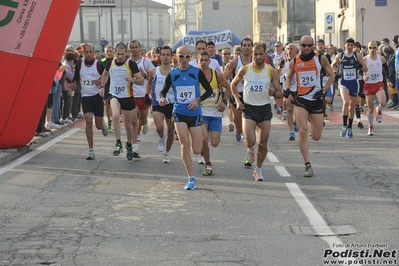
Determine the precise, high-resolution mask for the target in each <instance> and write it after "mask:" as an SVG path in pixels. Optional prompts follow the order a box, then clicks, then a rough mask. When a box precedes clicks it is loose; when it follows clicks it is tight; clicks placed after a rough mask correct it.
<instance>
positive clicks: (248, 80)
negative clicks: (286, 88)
mask: <svg viewBox="0 0 399 266" xmlns="http://www.w3.org/2000/svg"><path fill="white" fill-rule="evenodd" d="M245 68H246V70H247V72H246V74H245V76H244V92H243V99H244V102H245V103H246V104H249V105H253V106H263V105H266V104H269V103H270V96H269V92H268V89H269V87H270V82H271V78H270V76H271V72H272V69H273V68H272V67H271V66H270V65H268V64H265V67H264V68H263V69H261V70H257V69H254V68H253V63H252V64H248V65H246V66H245Z"/></svg>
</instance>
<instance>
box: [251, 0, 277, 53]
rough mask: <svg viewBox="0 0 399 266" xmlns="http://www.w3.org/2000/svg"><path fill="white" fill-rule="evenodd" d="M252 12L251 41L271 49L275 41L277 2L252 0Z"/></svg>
mask: <svg viewBox="0 0 399 266" xmlns="http://www.w3.org/2000/svg"><path fill="white" fill-rule="evenodd" d="M253 10H254V11H253V36H254V37H253V40H254V42H263V43H266V44H267V46H268V47H269V48H272V47H273V45H274V43H275V42H276V40H277V25H278V11H277V0H254V1H253Z"/></svg>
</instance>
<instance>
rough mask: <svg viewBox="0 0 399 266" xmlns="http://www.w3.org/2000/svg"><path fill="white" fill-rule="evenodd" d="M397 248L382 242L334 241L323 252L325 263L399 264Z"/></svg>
mask: <svg viewBox="0 0 399 266" xmlns="http://www.w3.org/2000/svg"><path fill="white" fill-rule="evenodd" d="M397 255H398V254H397V249H392V248H389V246H388V244H381V243H368V244H362V243H352V244H342V243H334V244H333V245H332V248H331V249H325V250H324V252H323V265H398V257H397Z"/></svg>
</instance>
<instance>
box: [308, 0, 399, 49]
mask: <svg viewBox="0 0 399 266" xmlns="http://www.w3.org/2000/svg"><path fill="white" fill-rule="evenodd" d="M315 6H316V14H317V16H316V26H315V30H314V32H315V37H316V38H317V39H319V38H321V39H324V40H325V43H326V44H333V45H335V46H338V47H343V46H344V43H345V39H346V38H348V37H353V38H354V39H355V40H356V41H359V42H360V43H361V44H362V45H364V46H367V43H368V42H370V41H372V40H378V41H380V40H382V39H383V38H385V37H387V38H389V39H392V36H393V35H397V34H399V29H398V27H397V25H396V23H395V22H396V21H397V17H398V15H397V13H398V10H399V1H397V0H339V1H330V0H316V2H315ZM329 15H330V16H329ZM330 27H331V28H330ZM391 45H392V42H391Z"/></svg>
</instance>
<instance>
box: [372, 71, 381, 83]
mask: <svg viewBox="0 0 399 266" xmlns="http://www.w3.org/2000/svg"><path fill="white" fill-rule="evenodd" d="M380 75H381V73H380V72H370V73H369V79H370V80H371V81H378V80H379V79H380Z"/></svg>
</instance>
